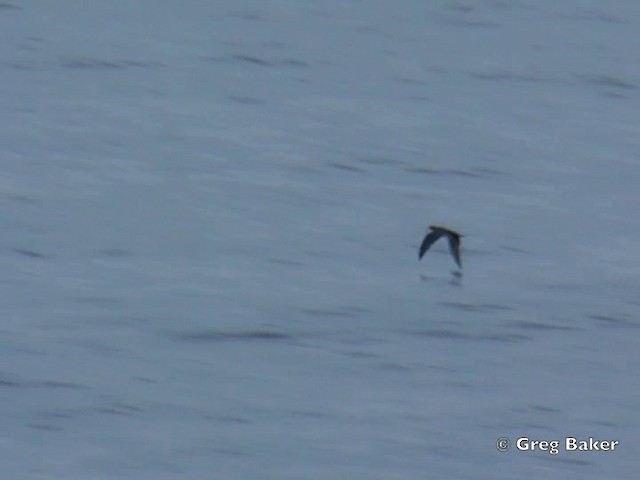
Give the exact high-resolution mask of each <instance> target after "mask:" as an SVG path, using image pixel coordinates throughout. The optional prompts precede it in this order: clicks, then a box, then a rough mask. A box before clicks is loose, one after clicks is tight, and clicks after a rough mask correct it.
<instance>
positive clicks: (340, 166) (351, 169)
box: [327, 162, 366, 173]
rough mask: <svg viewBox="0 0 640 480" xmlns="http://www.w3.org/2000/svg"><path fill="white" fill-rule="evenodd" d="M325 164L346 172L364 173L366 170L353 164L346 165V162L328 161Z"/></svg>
mask: <svg viewBox="0 0 640 480" xmlns="http://www.w3.org/2000/svg"><path fill="white" fill-rule="evenodd" d="M327 165H328V166H329V167H332V168H337V169H338V170H344V171H347V172H354V173H366V170H364V169H362V168H358V167H354V166H353V165H348V164H346V163H338V162H331V163H328V164H327Z"/></svg>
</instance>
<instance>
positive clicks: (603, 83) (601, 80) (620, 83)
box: [576, 75, 638, 90]
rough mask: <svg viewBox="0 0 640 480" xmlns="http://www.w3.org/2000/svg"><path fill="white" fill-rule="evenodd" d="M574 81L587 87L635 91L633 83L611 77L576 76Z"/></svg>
mask: <svg viewBox="0 0 640 480" xmlns="http://www.w3.org/2000/svg"><path fill="white" fill-rule="evenodd" d="M576 79H577V80H578V81H579V82H581V83H586V84H587V85H595V86H596V87H607V88H615V89H618V90H637V88H638V87H637V86H636V85H634V84H633V83H631V82H629V81H627V80H623V79H621V78H618V77H613V76H611V75H576Z"/></svg>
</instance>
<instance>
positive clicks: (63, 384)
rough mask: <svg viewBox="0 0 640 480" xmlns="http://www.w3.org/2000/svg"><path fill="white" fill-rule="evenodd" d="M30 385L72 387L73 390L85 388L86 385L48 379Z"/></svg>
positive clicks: (58, 387)
mask: <svg viewBox="0 0 640 480" xmlns="http://www.w3.org/2000/svg"><path fill="white" fill-rule="evenodd" d="M29 386H32V387H38V388H54V389H71V390H76V389H77V390H79V389H84V387H82V386H81V385H78V384H77V383H71V382H60V381H56V380H48V381H45V382H34V383H32V384H30V385H29Z"/></svg>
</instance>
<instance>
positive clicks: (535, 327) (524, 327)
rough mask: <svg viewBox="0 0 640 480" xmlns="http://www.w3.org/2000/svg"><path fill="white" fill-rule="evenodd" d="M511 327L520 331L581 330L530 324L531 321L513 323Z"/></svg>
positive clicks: (536, 323) (578, 329)
mask: <svg viewBox="0 0 640 480" xmlns="http://www.w3.org/2000/svg"><path fill="white" fill-rule="evenodd" d="M512 326H513V327H515V328H520V329H522V330H565V331H569V330H571V331H580V330H581V329H580V328H576V327H568V326H566V325H553V324H549V323H542V322H532V321H526V320H521V321H517V322H514V323H513V324H512Z"/></svg>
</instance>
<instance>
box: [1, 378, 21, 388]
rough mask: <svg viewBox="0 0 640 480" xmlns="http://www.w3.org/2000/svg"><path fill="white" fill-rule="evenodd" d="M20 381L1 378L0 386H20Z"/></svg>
mask: <svg viewBox="0 0 640 480" xmlns="http://www.w3.org/2000/svg"><path fill="white" fill-rule="evenodd" d="M20 386H21V384H20V382H16V381H13V380H5V379H0V387H20Z"/></svg>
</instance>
